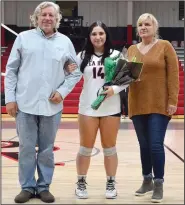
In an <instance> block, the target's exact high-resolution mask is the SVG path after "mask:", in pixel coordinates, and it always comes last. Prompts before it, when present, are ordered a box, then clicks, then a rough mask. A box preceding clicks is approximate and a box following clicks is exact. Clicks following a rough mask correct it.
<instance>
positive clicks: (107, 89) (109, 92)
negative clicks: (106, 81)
mask: <svg viewBox="0 0 185 205" xmlns="http://www.w3.org/2000/svg"><path fill="white" fill-rule="evenodd" d="M104 90H105V91H103V92H102V94H106V95H107V96H106V98H109V97H111V96H113V95H114V90H113V88H112V86H105V87H104Z"/></svg>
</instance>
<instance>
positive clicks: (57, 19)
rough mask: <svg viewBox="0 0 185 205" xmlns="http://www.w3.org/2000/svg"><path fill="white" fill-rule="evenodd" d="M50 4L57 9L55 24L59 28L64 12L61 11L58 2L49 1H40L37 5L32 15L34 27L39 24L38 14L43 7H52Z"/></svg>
mask: <svg viewBox="0 0 185 205" xmlns="http://www.w3.org/2000/svg"><path fill="white" fill-rule="evenodd" d="M50 6H52V7H53V8H54V9H55V11H56V25H55V29H57V28H59V25H60V20H61V19H62V14H61V12H60V7H59V6H58V5H57V4H55V3H53V2H48V1H45V2H42V3H40V4H39V5H38V6H37V7H36V9H35V11H34V13H33V15H31V16H30V20H31V23H32V24H33V25H34V27H37V26H38V16H39V15H40V14H41V11H42V9H44V8H46V7H50Z"/></svg>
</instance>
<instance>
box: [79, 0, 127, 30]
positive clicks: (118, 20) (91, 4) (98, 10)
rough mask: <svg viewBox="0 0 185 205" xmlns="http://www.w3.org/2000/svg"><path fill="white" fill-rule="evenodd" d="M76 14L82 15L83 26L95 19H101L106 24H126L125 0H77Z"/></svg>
mask: <svg viewBox="0 0 185 205" xmlns="http://www.w3.org/2000/svg"><path fill="white" fill-rule="evenodd" d="M78 15H79V16H83V17H84V21H83V25H84V26H86V25H88V26H89V25H90V24H91V23H93V22H94V21H97V20H101V21H103V22H104V23H105V24H106V25H107V26H114V27H116V26H126V25H127V2H124V1H122V2H121V1H110V2H105V1H99V2H96V1H79V2H78Z"/></svg>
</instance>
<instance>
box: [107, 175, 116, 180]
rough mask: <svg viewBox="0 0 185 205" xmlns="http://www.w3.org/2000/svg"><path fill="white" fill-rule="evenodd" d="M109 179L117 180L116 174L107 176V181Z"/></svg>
mask: <svg viewBox="0 0 185 205" xmlns="http://www.w3.org/2000/svg"><path fill="white" fill-rule="evenodd" d="M109 180H113V181H115V176H107V181H109Z"/></svg>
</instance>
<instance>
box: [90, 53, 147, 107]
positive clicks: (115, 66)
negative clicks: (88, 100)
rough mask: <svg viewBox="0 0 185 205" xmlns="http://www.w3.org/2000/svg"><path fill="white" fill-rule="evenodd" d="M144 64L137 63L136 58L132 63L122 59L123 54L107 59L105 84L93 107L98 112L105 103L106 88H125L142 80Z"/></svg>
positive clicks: (105, 62) (105, 63) (105, 61)
mask: <svg viewBox="0 0 185 205" xmlns="http://www.w3.org/2000/svg"><path fill="white" fill-rule="evenodd" d="M142 66H143V63H141V62H136V57H134V58H133V59H132V61H131V62H129V61H127V60H126V59H123V58H122V57H121V52H120V54H119V55H117V56H116V57H113V58H111V57H107V58H105V60H104V67H105V84H104V85H103V87H102V89H101V92H98V94H97V95H98V96H97V98H96V100H95V101H94V102H93V103H92V105H91V107H92V109H94V110H97V109H98V108H99V107H100V105H101V104H102V102H103V101H104V99H105V97H106V94H103V91H104V86H112V85H118V86H121V85H125V88H126V87H128V86H129V85H130V83H132V82H134V81H137V80H140V79H139V77H140V74H141V71H142Z"/></svg>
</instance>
